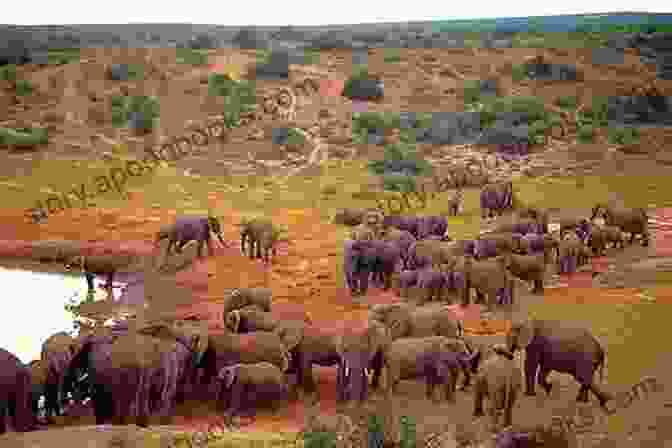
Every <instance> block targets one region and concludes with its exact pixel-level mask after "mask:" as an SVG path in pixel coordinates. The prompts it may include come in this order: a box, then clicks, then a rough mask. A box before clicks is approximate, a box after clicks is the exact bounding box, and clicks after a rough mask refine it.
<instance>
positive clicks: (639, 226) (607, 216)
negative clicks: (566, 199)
mask: <svg viewBox="0 0 672 448" xmlns="http://www.w3.org/2000/svg"><path fill="white" fill-rule="evenodd" d="M598 216H601V217H602V218H603V219H604V223H605V224H606V225H608V226H616V227H619V228H620V229H621V230H622V231H623V232H628V233H630V241H629V243H630V244H632V242H633V241H634V239H635V236H636V235H641V237H642V246H648V245H649V237H650V236H649V217H648V215H647V213H646V210H645V209H643V208H627V207H623V206H619V205H615V204H597V205H596V206H595V207H593V211H592V215H591V220H594V219H595V218H597V217H598Z"/></svg>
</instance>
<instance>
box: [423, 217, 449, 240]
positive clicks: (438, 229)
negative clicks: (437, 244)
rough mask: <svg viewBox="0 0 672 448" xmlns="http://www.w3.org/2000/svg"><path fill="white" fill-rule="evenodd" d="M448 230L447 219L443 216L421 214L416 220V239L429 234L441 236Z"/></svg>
mask: <svg viewBox="0 0 672 448" xmlns="http://www.w3.org/2000/svg"><path fill="white" fill-rule="evenodd" d="M447 231H448V219H446V217H445V216H423V217H421V218H419V221H418V235H417V237H418V239H421V240H422V239H425V238H427V237H429V236H438V237H443V236H445V235H446V232H447Z"/></svg>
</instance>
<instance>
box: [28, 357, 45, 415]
mask: <svg viewBox="0 0 672 448" xmlns="http://www.w3.org/2000/svg"><path fill="white" fill-rule="evenodd" d="M28 369H29V371H30V385H31V389H30V392H31V395H30V404H31V409H32V411H33V415H34V416H35V422H36V423H38V415H39V402H40V397H42V396H45V397H46V391H45V386H46V384H47V374H48V369H47V365H46V364H45V363H44V362H43V361H42V360H41V359H36V360H33V361H31V362H29V363H28ZM45 399H46V398H45Z"/></svg>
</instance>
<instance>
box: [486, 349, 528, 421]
mask: <svg viewBox="0 0 672 448" xmlns="http://www.w3.org/2000/svg"><path fill="white" fill-rule="evenodd" d="M493 352H494V354H493V355H492V356H491V357H489V358H488V359H487V360H485V361H484V362H483V365H482V366H481V368H480V369H479V372H478V375H477V376H476V381H475V384H474V417H481V416H483V415H484V412H483V399H484V398H486V397H487V398H488V401H489V402H490V403H489V404H490V412H489V414H490V417H491V418H492V423H493V425H496V424H497V420H498V419H497V416H498V414H499V413H503V414H504V426H505V427H506V426H511V421H512V414H513V406H514V405H515V403H516V399H517V398H518V395H519V394H520V390H521V387H522V384H523V377H522V373H521V371H520V367H518V364H517V363H516V361H515V360H514V359H513V354H511V352H509V351H508V350H507V349H506V347H503V346H500V345H499V344H498V345H495V346H494V347H493Z"/></svg>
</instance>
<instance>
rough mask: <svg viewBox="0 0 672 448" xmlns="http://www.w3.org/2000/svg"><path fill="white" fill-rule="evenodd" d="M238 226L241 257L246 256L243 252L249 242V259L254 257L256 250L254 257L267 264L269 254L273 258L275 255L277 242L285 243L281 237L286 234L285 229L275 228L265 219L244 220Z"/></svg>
mask: <svg viewBox="0 0 672 448" xmlns="http://www.w3.org/2000/svg"><path fill="white" fill-rule="evenodd" d="M239 226H240V228H241V229H240V251H241V252H242V254H243V255H247V254H246V252H245V250H246V245H247V242H248V241H249V257H250V259H253V258H254V257H255V248H256V257H257V258H259V259H261V258H263V259H264V261H265V262H266V263H269V262H270V257H271V253H272V254H273V256H276V255H277V248H276V245H277V243H278V242H279V241H287V239H286V237H283V235H284V234H286V229H284V228H282V229H281V228H278V227H276V226H275V225H274V224H273V222H271V220H270V219H267V218H252V219H244V220H243V222H241V223H240V224H239ZM262 252H263V254H262Z"/></svg>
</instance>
